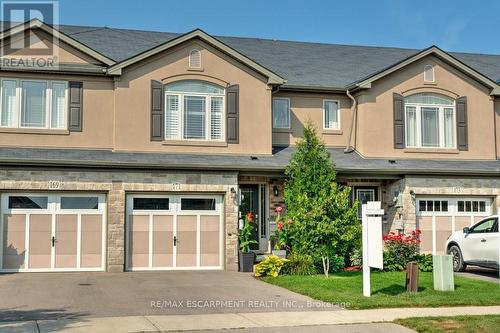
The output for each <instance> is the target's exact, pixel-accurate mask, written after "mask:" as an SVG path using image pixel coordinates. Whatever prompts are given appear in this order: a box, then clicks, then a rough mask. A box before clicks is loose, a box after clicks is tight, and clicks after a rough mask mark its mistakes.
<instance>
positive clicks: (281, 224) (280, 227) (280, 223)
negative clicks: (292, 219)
mask: <svg viewBox="0 0 500 333" xmlns="http://www.w3.org/2000/svg"><path fill="white" fill-rule="evenodd" d="M283 227H284V225H283V222H278V230H279V231H281V230H283Z"/></svg>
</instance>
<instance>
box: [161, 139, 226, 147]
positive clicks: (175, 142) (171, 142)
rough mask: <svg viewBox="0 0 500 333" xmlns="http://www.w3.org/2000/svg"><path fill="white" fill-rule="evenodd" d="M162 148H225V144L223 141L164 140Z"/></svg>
mask: <svg viewBox="0 0 500 333" xmlns="http://www.w3.org/2000/svg"><path fill="white" fill-rule="evenodd" d="M162 144H163V145H164V146H196V147H227V142H223V141H202V140H199V141H198V140H165V141H163V142H162Z"/></svg>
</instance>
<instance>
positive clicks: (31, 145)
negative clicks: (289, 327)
mask: <svg viewBox="0 0 500 333" xmlns="http://www.w3.org/2000/svg"><path fill="white" fill-rule="evenodd" d="M1 34H2V36H1V40H2V48H3V51H4V52H3V55H4V56H5V55H7V56H8V58H9V59H10V60H9V62H2V68H1V70H0V116H1V117H0V118H1V119H0V120H1V121H0V145H1V148H0V193H1V200H0V213H1V219H0V226H1V228H0V239H1V240H2V246H1V247H0V271H2V272H12V271H27V272H35V271H110V272H119V271H124V270H175V269H193V270H205V269H207V270H208V269H226V270H235V269H237V260H238V259H237V257H238V256H237V252H238V243H237V232H238V231H237V229H238V220H239V215H240V214H241V213H246V212H248V211H251V212H253V213H254V214H255V216H256V224H255V230H254V231H255V232H254V234H253V237H254V239H255V240H257V241H258V244H256V245H255V247H254V250H255V251H256V252H259V253H265V252H267V251H268V246H269V245H268V243H269V238H270V236H271V235H272V231H273V220H274V217H275V209H276V207H278V206H283V205H284V202H283V186H284V169H285V167H286V165H287V163H288V161H289V159H290V156H291V154H293V152H294V149H295V148H294V145H295V143H296V142H297V140H300V138H301V136H302V129H303V126H304V124H305V123H306V122H307V121H310V122H312V124H314V126H315V127H316V128H317V130H318V134H319V135H320V136H321V138H322V140H323V141H324V142H325V144H326V146H327V149H328V150H329V152H330V153H331V156H332V159H333V161H334V163H335V165H336V169H337V171H338V176H337V181H338V182H339V183H340V184H343V185H348V186H350V187H352V199H353V200H355V199H357V200H359V201H360V202H362V203H364V202H367V201H372V200H377V201H381V202H382V205H383V208H384V210H385V215H384V217H383V226H384V232H388V231H390V230H400V231H405V232H409V231H412V230H414V229H416V228H418V229H420V230H422V236H421V237H422V243H421V250H422V251H425V252H434V253H443V252H444V251H445V250H446V249H445V248H444V241H445V239H446V238H447V236H448V235H449V234H450V233H451V232H452V231H453V230H458V229H461V228H462V227H464V226H469V225H471V224H472V223H474V222H475V221H477V220H478V219H481V218H483V217H485V216H488V215H490V214H493V213H495V212H496V211H497V208H498V207H500V161H499V157H500V84H499V82H500V55H483V54H466V53H450V52H445V51H443V50H441V49H440V48H438V47H436V46H431V47H429V48H427V49H423V50H415V49H399V48H386V47H364V46H347V45H332V44H319V43H302V42H290V41H277V40H266V39H255V38H235V37H218V36H211V35H209V34H207V33H205V32H204V31H201V30H194V31H191V32H188V33H184V34H178V33H164V32H150V31H137V30H126V29H114V28H107V27H85V26H69V25H61V26H58V27H53V26H50V25H47V24H44V23H43V22H40V21H37V20H33V21H29V22H26V23H24V24H19V25H11V26H7V27H6V28H5V30H4V31H2V33H1ZM13 43H18V44H19V43H24V44H22V45H27V46H26V48H17V49H16V48H8V52H7V51H6V49H7V47H6V46H7V45H12V44H13ZM43 48H48V49H51V50H52V54H54V53H56V54H57V55H58V58H57V60H58V61H57V66H42V67H36V66H34V67H29V66H16V59H18V60H20V59H23V57H24V58H25V57H26V54H30V52H34V53H32V54H37V53H36V52H37V51H36V50H39V49H43ZM33 50H35V51H33ZM28 51H29V52H28ZM47 57H50V56H47ZM38 60H40V59H38ZM47 63H50V61H48V60H47Z"/></svg>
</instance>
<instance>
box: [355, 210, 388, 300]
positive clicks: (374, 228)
mask: <svg viewBox="0 0 500 333" xmlns="http://www.w3.org/2000/svg"><path fill="white" fill-rule="evenodd" d="M380 207H381V204H380V201H369V202H368V203H366V204H365V205H362V206H361V213H362V214H361V216H362V217H361V219H362V223H363V238H362V241H363V296H366V297H370V294H371V290H370V268H371V267H373V268H379V269H382V268H383V267H384V259H383V249H382V215H384V210H383V209H381V208H380Z"/></svg>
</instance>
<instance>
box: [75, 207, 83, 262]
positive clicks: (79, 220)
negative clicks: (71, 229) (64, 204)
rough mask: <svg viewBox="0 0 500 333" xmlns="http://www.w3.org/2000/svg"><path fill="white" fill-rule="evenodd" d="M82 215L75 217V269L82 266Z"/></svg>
mask: <svg viewBox="0 0 500 333" xmlns="http://www.w3.org/2000/svg"><path fill="white" fill-rule="evenodd" d="M81 257H82V215H81V214H78V215H77V216H76V268H81V264H82V258H81Z"/></svg>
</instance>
